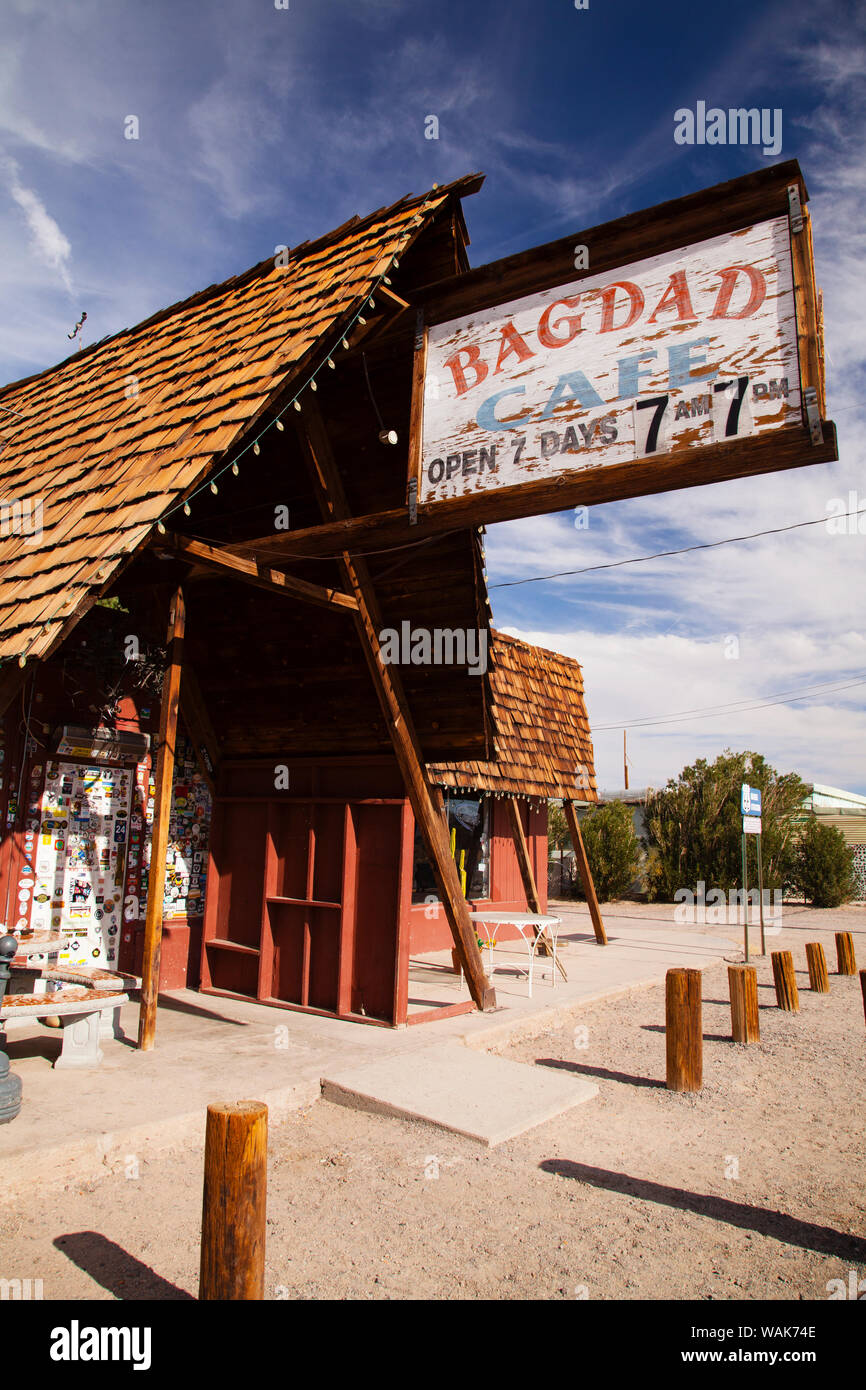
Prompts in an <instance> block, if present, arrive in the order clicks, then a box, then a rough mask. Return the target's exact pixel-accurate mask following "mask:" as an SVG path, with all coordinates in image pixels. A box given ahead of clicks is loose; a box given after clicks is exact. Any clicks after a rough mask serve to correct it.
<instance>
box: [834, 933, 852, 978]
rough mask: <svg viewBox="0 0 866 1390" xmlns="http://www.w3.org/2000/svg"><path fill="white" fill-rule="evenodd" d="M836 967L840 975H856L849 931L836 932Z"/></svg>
mask: <svg viewBox="0 0 866 1390" xmlns="http://www.w3.org/2000/svg"><path fill="white" fill-rule="evenodd" d="M836 967H837V970H838V973H839V974H840V975H856V974H857V962H856V960H855V959H854V938H853V937H852V935H851V933H850V932H849V931H837V932H836Z"/></svg>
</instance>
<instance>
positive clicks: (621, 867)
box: [580, 801, 640, 902]
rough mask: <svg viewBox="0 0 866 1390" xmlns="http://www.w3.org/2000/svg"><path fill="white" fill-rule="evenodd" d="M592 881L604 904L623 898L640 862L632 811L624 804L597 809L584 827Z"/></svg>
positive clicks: (620, 802) (584, 840)
mask: <svg viewBox="0 0 866 1390" xmlns="http://www.w3.org/2000/svg"><path fill="white" fill-rule="evenodd" d="M580 830H581V834H582V835H583V842H584V844H585V845H586V857H587V859H588V860H589V867H590V872H591V873H592V881H593V883H594V884H595V891H596V893H597V894H598V897H599V899H600V901H601V902H610V901H611V900H612V899H614V898H621V897H623V896H624V895H625V894H626V893H627V892H628V890H629V889H630V888H631V885H632V882H633V880H634V877H635V874H636V873H637V868H638V864H639V862H640V842H639V841H638V838H637V836H636V835H635V833H634V825H633V823H632V810H631V807H630V806H626V804H625V802H623V801H608V802H606V803H605V805H604V806H594V807H593V808H592V810H591V811H589V812H587V815H586V816H585V817H584V819H583V820H582V821H581V823H580Z"/></svg>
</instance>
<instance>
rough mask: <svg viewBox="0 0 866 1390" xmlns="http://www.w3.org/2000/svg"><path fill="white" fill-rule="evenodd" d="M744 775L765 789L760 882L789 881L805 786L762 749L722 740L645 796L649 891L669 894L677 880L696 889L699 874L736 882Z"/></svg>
mask: <svg viewBox="0 0 866 1390" xmlns="http://www.w3.org/2000/svg"><path fill="white" fill-rule="evenodd" d="M743 782H748V783H749V785H750V786H752V787H757V788H759V789H760V791H761V793H762V802H763V805H762V810H761V816H762V833H761V846H762V851H763V854H762V857H763V865H764V887H765V888H766V889H783V888H784V887H785V886H786V885H787V884H790V883H791V882H792V881H793V863H794V859H793V847H794V841H795V836H796V826H797V821H798V819H799V818H801V817H802V804H803V800H804V798H805V796H806V795H807V793H808V790H809V788H808V786H807V784H806V783H805V782H803V781H802V780H801V779H800V778H799V777H798V776H797V774H796V773H794V772H788V773H784V774H783V775H781V776H780V775H779V774H778V773H777V772H776V770H775V768H772V767H770V765H769V764H768V763H767V762H766V761H765V759H764V758H763V757H761V755H760V754H759V753H748V752H746V753H732V752H731V750H730V749H729V748H727V749H725V752H724V753H722V754H720V755H719V757H718V758H716V760H715V762H714V763H708V762H707V761H706V759H705V758H699V759H698V761H697V762H696V763H694V765H693V766H691V767H686V768H683V770H682V772H681V773H680V775H679V777H678V778H677V779H676V780H671V781H670V782H668V784H667V786H666V787H664V788H663V789H662V790H661V791H658V792H654V793H652V794H651V795H650V796H648V797H647V806H646V813H647V815H646V822H647V843H648V845H649V847H650V850H651V860H650V868H649V891H650V897H651V898H654V899H655V900H656V901H662V902H672V901H673V897H674V893H675V892H676V891H677V889H678V888H691V889H692V890H694V889H695V888H696V886H697V884H698V883H699V882H701V881H703V882H704V883H705V884H706V885H707V886H708V887H710V886H712V887H713V888H721V889H722V890H723V891H724V892H726V893H728V892H730V891H731V889H733V888H736V887H738V886H740V876H741V840H740V837H741V835H742V828H743V827H742V816H741V810H740V787H741V785H742V783H743Z"/></svg>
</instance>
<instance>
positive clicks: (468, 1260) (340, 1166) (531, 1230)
mask: <svg viewBox="0 0 866 1390" xmlns="http://www.w3.org/2000/svg"><path fill="white" fill-rule="evenodd" d="M859 916H860V918H862V913H860V914H859ZM824 921H826V923H827V928H828V929H824V926H823V923H824ZM853 922H854V919H853V918H851V917H850V916H849V917H848V918H847V919H846V918H845V917H844V913H842V914H830V913H827V914H824V916H823V918H822V929H821V930H815V929H814V928H813V927H811V926H810V928H809V930H808V932H807V933H806V934H805V935H804V933H803V931H802V930H800V929H797V930H794V931H791V932H789V931H786V932H785V933H784V935H783V936H782V937H779V938H776V939H775V940H774V941H772V943H768V944H770V945H771V948H772V949H782V948H786V947H789V946H790V947H791V948H792V949H793V950H794V951H795V963H796V964H797V966H798V983H799V986H800V990H801V996H800V1002H801V1011H800V1013H799V1014H783V1013H780V1012H779V1010H778V1009H776V1008H775V1005H774V994H773V990H772V983H771V981H772V976H771V972H770V968H769V962H768V961H767V962H764V961H763V960H758V961H756V962H755V963H756V964H757V965H758V979H759V997H760V1004H761V1028H762V1040H761V1042H760V1044H755V1045H751V1046H749V1047H745V1046H740V1045H736V1044H733V1043H732V1042H730V1041H729V1036H730V1010H729V1005H728V1002H727V997H728V996H727V976H726V971H725V969H724V967H722V968H713V969H711V970H708V971H706V972H705V973H704V982H703V1024H704V1036H705V1042H704V1087H703V1090H702V1091H701V1092H700V1093H699V1094H697V1095H691V1096H688V1095H676V1094H673V1093H671V1092H669V1091H667V1090H666V1089H665V1086H664V1074H665V1038H664V1031H663V1024H664V991H663V988H662V987H660V986H656V987H653V988H650V989H643V990H640V991H637V992H635V993H633V994H631V995H629V996H625V997H621V998H619V999H616V1000H611V1001H610V1002H608V1003H602V1004H597V1005H593V1006H590V1007H587V1008H585V1009H584V1010H582V1011H581V1013H580V1014H579V1015H576V1016H575V1019H574V1021H573V1023H572V1024H570V1025H569V1026H568V1027H565V1028H559V1029H558V1030H557V1031H555V1032H551V1033H548V1034H545V1035H543V1036H541V1037H537V1038H533V1039H532V1040H531V1041H526V1042H523V1043H515V1044H512V1045H510V1046H508V1047H507V1048H503V1049H502V1055H503V1056H507V1057H510V1058H512V1059H514V1060H517V1061H521V1062H525V1063H529V1064H532V1065H536V1066H543V1067H558V1068H563V1069H565V1070H568V1071H571V1072H573V1073H574V1074H575V1075H577V1076H589V1077H592V1078H594V1079H596V1080H597V1081H598V1084H599V1088H600V1094H599V1095H598V1097H597V1098H596V1099H595V1100H592V1101H590V1102H588V1103H587V1104H586V1105H583V1106H580V1107H578V1108H577V1109H576V1110H574V1111H572V1112H571V1113H570V1114H569V1115H566V1116H564V1117H561V1118H559V1119H557V1120H553V1121H550V1122H549V1123H547V1124H545V1125H542V1126H539V1127H538V1128H537V1129H534V1130H532V1131H530V1132H529V1133H528V1134H525V1135H523V1136H521V1137H520V1138H518V1139H515V1140H512V1141H510V1142H509V1143H507V1144H503V1145H502V1146H500V1147H499V1148H496V1149H493V1150H487V1149H481V1148H479V1146H478V1145H476V1144H474V1143H472V1142H471V1141H469V1140H464V1139H461V1138H459V1137H457V1136H454V1135H448V1134H445V1133H443V1132H441V1131H438V1130H435V1129H431V1128H427V1127H424V1126H420V1125H417V1124H412V1123H407V1122H404V1121H401V1120H397V1119H390V1118H383V1117H379V1116H373V1115H365V1114H362V1113H359V1112H357V1111H354V1110H349V1109H343V1108H341V1107H339V1106H335V1105H331V1104H328V1103H326V1102H323V1101H322V1102H318V1103H317V1104H316V1105H314V1106H312V1107H311V1108H310V1109H309V1110H308V1111H305V1112H302V1113H299V1114H297V1115H296V1116H294V1117H293V1118H292V1119H291V1120H290V1121H288V1122H287V1123H285V1124H283V1125H281V1126H279V1127H274V1128H273V1129H272V1130H271V1135H270V1148H269V1152H270V1173H269V1194H268V1211H269V1219H268V1252H267V1297H268V1298H274V1299H280V1298H291V1299H295V1298H307V1299H325V1298H337V1299H389V1298H390V1299H497V1300H499V1299H575V1298H591V1299H603V1300H611V1299H662V1298H674V1299H763V1298H769V1299H807V1300H814V1299H818V1300H825V1299H827V1298H828V1297H829V1294H828V1290H827V1285H828V1282H829V1281H830V1280H832V1279H842V1280H844V1281H845V1284H846V1286H847V1284H848V1279H849V1272H850V1271H852V1270H854V1271H856V1275H857V1278H858V1280H860V1279H864V1278H866V1239H864V1234H866V1232H864V1223H863V1215H864V1205H866V1203H864V1190H863V1183H862V1169H863V1149H862V1135H863V1132H864V1124H863V1120H864V1106H863V1089H864V1088H863V1083H864V1072H866V1068H864V1057H863V1040H864V1018H863V1004H862V999H861V992H860V984H859V981H858V979H857V978H856V977H854V978H843V977H840V976H837V975H835V974H833V973H832V972H833V969H834V967H835V951H834V949H833V946H832V942H833V937H832V932H833V930H839V929H840V925H841V926H846V925H853ZM805 940H823V941H824V943H825V950H827V956H828V963H829V965H830V970H831V975H830V984H831V990H830V994H829V996H827V995H816V994H813V993H811V992H810V991H809V989H808V979H807V977H806V975H805V969H804V967H805V953H804V950H803V944H804V941H805ZM862 942H863V936H862V933H861V934H860V936H859V940H858V956H859V957H861V958H862V956H863V955H864V954H866V952H864V950H863V946H862ZM733 954H735V953H733V952H732V955H733ZM201 1164H202V1159H201V1154H200V1153H186V1154H176V1155H173V1156H168V1157H160V1158H159V1159H158V1160H154V1161H153V1162H145V1161H139V1160H138V1159H137V1158H136V1157H135V1156H134V1155H131V1156H130V1161H129V1165H128V1168H129V1176H128V1177H107V1178H105V1179H103V1180H102V1181H101V1182H99V1183H96V1184H90V1185H88V1186H87V1187H84V1188H80V1187H68V1188H66V1189H65V1190H58V1191H57V1192H56V1193H45V1194H44V1195H43V1200H42V1202H41V1204H40V1208H39V1214H38V1215H37V1216H36V1217H35V1218H34V1216H33V1215H32V1212H31V1213H28V1214H27V1215H26V1216H19V1215H17V1214H14V1215H11V1214H9V1213H2V1214H0V1275H2V1276H3V1277H5V1278H14V1277H19V1278H28V1277H29V1278H41V1279H42V1280H43V1292H44V1297H45V1298H46V1299H48V1298H57V1299H112V1298H118V1299H149V1298H158V1299H179V1298H187V1297H190V1296H194V1295H195V1293H196V1289H197V1280H198V1233H199V1219H200V1202H201V1176H202V1175H201ZM864 1289H866V1285H864Z"/></svg>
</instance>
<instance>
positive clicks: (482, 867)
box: [412, 792, 490, 903]
mask: <svg viewBox="0 0 866 1390" xmlns="http://www.w3.org/2000/svg"><path fill="white" fill-rule="evenodd" d="M445 807H446V810H447V812H448V834H449V835H450V837H451V843H452V847H453V852H454V859H455V861H456V863H457V871H458V873H461V870H462V871H463V872H465V874H466V890H465V891H466V896H467V898H486V897H487V896H488V893H489V891H490V828H489V820H490V817H489V798H488V797H487V796H484V795H480V794H476V795H472V794H471V793H466V794H463V793H459V792H458V793H448V794H446V796H445ZM461 881H462V875H461ZM431 899H435V900H436V901H438V900H439V889H438V888H437V886H436V879H435V878H434V875H433V869H432V867H431V865H430V861H429V860H428V858H427V851H426V849H425V846H424V841H423V838H422V836H421V832H420V830H419V829H418V826H417V825H416V826H415V862H414V866H413V871H412V901H413V903H423V902H429V901H430V900H431Z"/></svg>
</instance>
